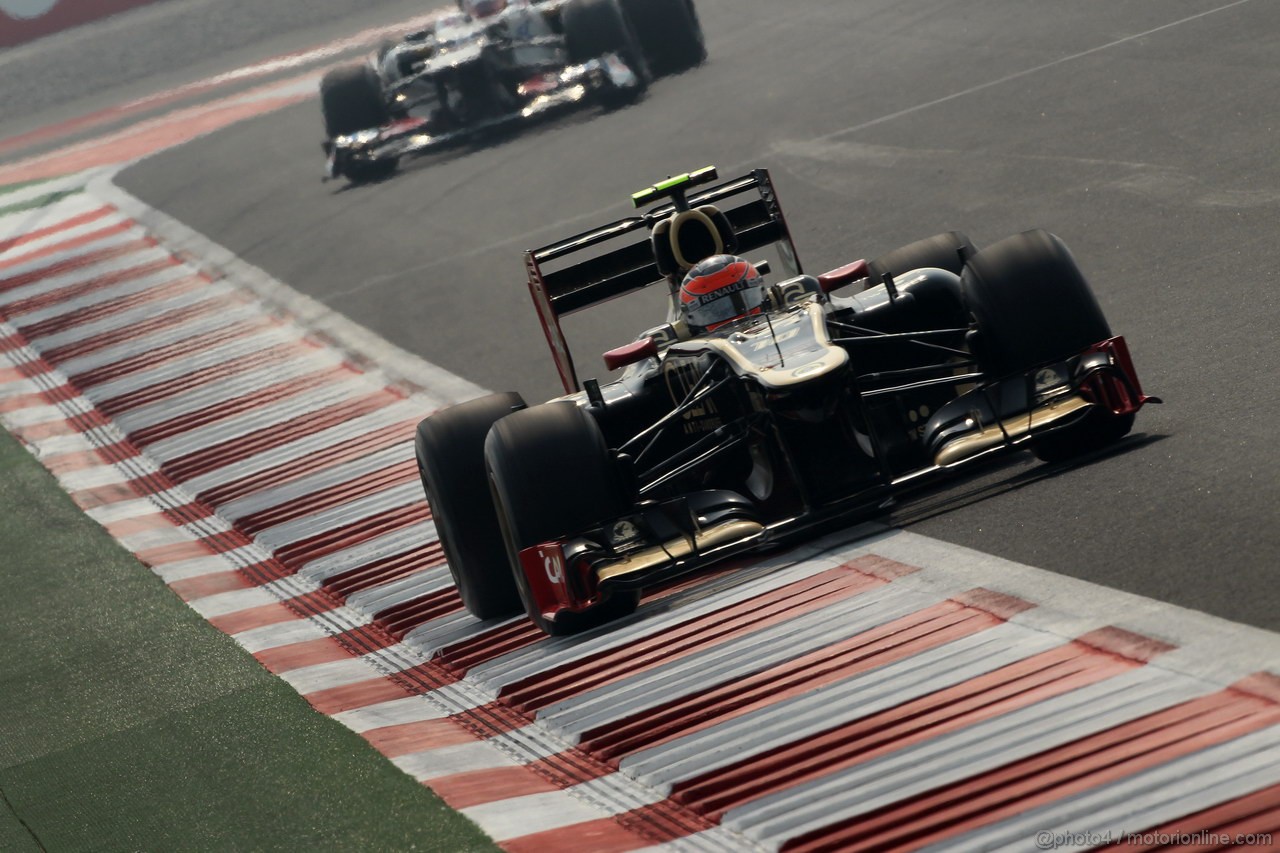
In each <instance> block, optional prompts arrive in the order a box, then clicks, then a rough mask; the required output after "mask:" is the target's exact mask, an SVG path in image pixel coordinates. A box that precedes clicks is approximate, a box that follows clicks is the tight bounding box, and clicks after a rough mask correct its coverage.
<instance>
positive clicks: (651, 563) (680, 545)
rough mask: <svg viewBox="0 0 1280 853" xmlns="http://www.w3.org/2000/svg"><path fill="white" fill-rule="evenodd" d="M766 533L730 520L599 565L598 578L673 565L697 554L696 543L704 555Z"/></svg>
mask: <svg viewBox="0 0 1280 853" xmlns="http://www.w3.org/2000/svg"><path fill="white" fill-rule="evenodd" d="M763 532H764V525H762V524H759V523H757V522H754V521H741V520H739V521H726V522H723V523H722V524H717V525H715V526H714V527H708V528H707V529H706V530H701V531H699V532H698V533H697V534H696V535H695V536H694V537H693V540H691V539H690V537H688V536H681V537H680V538H678V539H672V540H670V541H669V542H667V543H666V544H665V545H654V546H653V547H652V548H645V549H644V550H643V551H637V552H635V553H634V554H628V555H627V556H626V557H625V558H623V559H621V560H617V561H615V562H612V563H606V564H605V565H602V566H598V567H597V568H596V578H597V579H598V580H600V581H601V582H603V581H608V580H616V579H618V578H621V577H626V576H627V575H632V574H635V573H637V572H647V571H649V570H650V569H656V568H658V567H660V566H665V565H669V564H670V563H673V562H675V561H676V560H683V559H684V558H686V557H689V556H691V555H692V554H693V553H694V552H695V549H694V544H695V541H696V545H697V551H699V552H701V551H706V550H709V549H711V548H718V547H719V546H721V545H728V544H730V543H731V542H736V541H738V540H740V539H746V538H748V537H750V536H756V535H758V534H760V533H763Z"/></svg>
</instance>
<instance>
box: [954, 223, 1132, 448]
mask: <svg viewBox="0 0 1280 853" xmlns="http://www.w3.org/2000/svg"><path fill="white" fill-rule="evenodd" d="M960 282H961V287H962V289H963V292H964V297H965V302H966V303H967V305H968V307H969V311H970V313H971V314H972V315H973V317H974V320H975V321H976V324H977V335H976V339H975V340H974V341H973V345H974V349H975V354H976V355H977V357H978V361H979V363H980V364H981V365H982V369H983V372H985V373H987V374H988V375H989V376H991V377H993V378H997V377H1003V376H1009V375H1012V374H1015V373H1023V372H1026V371H1028V370H1031V369H1032V368H1035V367H1037V366H1039V365H1042V364H1046V363H1049V362H1053V361H1060V360H1063V359H1066V358H1067V357H1069V356H1072V355H1075V354H1077V353H1079V352H1081V351H1082V350H1084V349H1087V348H1088V347H1089V346H1091V345H1092V344H1096V343H1098V342H1100V341H1103V340H1106V339H1107V338H1109V337H1111V326H1110V325H1109V324H1108V323H1107V318H1106V316H1105V315H1103V313H1102V308H1101V307H1100V306H1099V305H1098V300H1097V299H1096V298H1095V297H1094V295H1093V291H1092V289H1090V287H1089V283H1088V282H1087V281H1086V280H1085V277H1084V274H1083V273H1081V272H1080V268H1079V267H1078V266H1077V265H1076V261H1075V258H1074V257H1072V255H1071V252H1070V250H1069V249H1067V247H1066V245H1065V244H1064V243H1063V242H1062V241H1061V240H1059V239H1058V238H1057V237H1055V236H1054V235H1053V234H1050V233H1049V232H1047V231H1040V230H1036V231H1025V232H1023V233H1022V234H1015V235H1014V236H1012V237H1006V238H1005V239H1003V240H1001V241H1000V242H998V243H995V244H993V245H991V246H988V247H987V248H985V249H983V250H982V251H981V252H978V253H977V254H976V255H974V256H973V257H972V258H971V259H970V260H969V263H968V264H967V265H966V266H965V268H964V272H963V273H962V274H961V276H960ZM1132 426H1133V416H1132V415H1126V416H1117V415H1114V414H1112V413H1111V412H1108V411H1103V410H1100V409H1094V410H1091V411H1090V412H1089V413H1088V414H1087V415H1086V416H1085V417H1084V418H1083V419H1082V420H1080V421H1078V422H1077V423H1075V424H1071V425H1070V426H1066V427H1063V428H1061V429H1058V430H1054V431H1052V432H1049V433H1046V434H1044V435H1043V436H1042V437H1041V438H1040V439H1038V440H1037V442H1035V443H1033V445H1032V449H1033V451H1034V452H1035V453H1036V455H1037V456H1040V457H1041V458H1042V459H1045V460H1047V461H1059V460H1062V459H1067V458H1069V457H1071V456H1075V455H1078V454H1080V453H1083V452H1087V451H1090V450H1095V449H1097V448H1100V447H1102V446H1104V445H1106V444H1109V443H1111V442H1114V441H1117V440H1119V439H1120V438H1122V437H1124V436H1125V435H1126V434H1128V432H1129V430H1130V429H1131V428H1132Z"/></svg>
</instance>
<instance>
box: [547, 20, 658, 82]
mask: <svg viewBox="0 0 1280 853" xmlns="http://www.w3.org/2000/svg"><path fill="white" fill-rule="evenodd" d="M560 23H561V26H562V27H563V28H564V37H565V42H566V44H567V45H568V48H569V59H570V61H572V62H575V63H583V62H586V61H588V60H591V59H599V58H600V57H601V56H603V55H605V54H606V53H616V54H618V55H619V56H621V57H622V61H623V62H625V63H627V66H628V67H629V68H630V69H631V70H632V71H633V72H634V73H635V75H636V76H637V77H639V78H640V83H639V85H638V86H637V87H636V88H635V89H633V90H630V91H629V92H628V93H627V95H628V97H629V98H635V97H637V96H638V95H640V94H641V93H642V92H643V91H644V90H645V89H646V88H647V87H648V85H649V78H650V69H649V64H648V63H647V62H646V61H645V53H644V51H643V50H642V48H641V45H640V42H639V40H638V39H637V38H636V34H635V32H634V31H633V29H632V27H631V24H630V23H629V22H628V20H627V17H626V15H624V14H623V12H622V7H621V6H620V5H619V4H618V0H570V2H569V3H567V4H565V7H564V10H563V11H562V12H561V13H560Z"/></svg>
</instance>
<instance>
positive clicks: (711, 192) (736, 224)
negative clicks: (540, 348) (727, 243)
mask: <svg viewBox="0 0 1280 853" xmlns="http://www.w3.org/2000/svg"><path fill="white" fill-rule="evenodd" d="M698 174H702V175H709V176H710V177H711V178H712V179H714V177H715V172H714V170H711V169H707V170H703V172H701V173H695V175H698ZM662 186H664V185H661V184H660V185H659V187H662ZM753 190H754V191H755V193H756V195H757V196H758V198H752V199H749V200H747V201H743V202H741V203H738V204H734V205H732V206H730V205H727V204H724V203H725V202H731V201H735V200H736V199H737V197H738V196H742V195H744V194H747V193H750V192H752V191H753ZM650 195H654V194H652V193H650ZM636 198H637V204H639V203H640V202H641V194H637V197H636ZM702 205H717V206H718V207H719V209H720V211H721V212H722V213H723V214H724V215H725V217H726V218H727V220H728V222H729V225H730V227H731V228H732V229H733V232H734V237H735V239H736V243H737V247H736V251H737V252H738V253H739V254H742V253H745V252H751V251H754V250H756V249H760V248H763V247H765V246H770V245H773V246H775V247H776V249H777V252H778V254H779V256H780V262H781V263H782V265H783V267H784V268H785V269H784V272H785V273H787V274H788V275H799V274H800V272H801V268H800V261H799V257H798V255H797V254H796V249H795V244H794V243H793V242H792V240H791V231H790V230H789V229H788V227H787V220H786V217H785V216H784V215H783V213H782V207H781V205H779V203H778V197H777V194H776V193H775V192H774V189H773V182H772V181H771V180H770V178H769V172H768V170H767V169H755V170H753V171H751V172H750V173H748V174H746V175H744V176H742V177H740V178H735V179H734V180H731V181H727V182H725V183H722V184H718V185H716V186H713V187H709V188H708V189H706V190H702V191H701V192H697V193H692V194H690V195H689V196H688V199H687V206H689V207H695V208H696V207H699V206H702ZM683 206H685V204H684V199H683V196H680V198H678V199H677V200H676V201H672V202H668V203H665V204H661V205H659V206H657V207H655V208H654V209H653V210H651V211H649V212H648V213H645V214H642V215H640V216H633V217H630V218H628V219H622V220H619V221H617V222H613V223H610V224H608V225H602V226H600V227H599V228H593V229H592V230H590V231H586V232H583V233H582V234H578V235H576V236H573V237H569V238H567V239H564V240H560V241H558V242H556V243H552V244H551V245H549V246H543V247H542V248H540V249H532V250H529V251H527V252H525V253H524V263H525V270H526V271H527V272H528V275H529V293H530V295H532V297H533V304H534V306H535V307H536V308H537V310H538V318H539V319H540V320H541V321H542V329H543V331H544V332H545V333H546V336H547V343H548V344H549V345H550V347H551V355H552V357H553V358H554V359H555V363H556V369H557V370H558V371H559V373H560V380H561V381H562V382H563V383H564V388H565V391H566V392H567V393H573V392H574V391H577V390H578V387H579V386H578V377H577V374H576V372H575V371H574V367H573V356H572V355H571V354H570V353H569V347H568V344H567V343H566V342H565V338H564V332H563V331H562V330H561V328H560V318H561V317H562V316H564V315H566V314H571V313H573V312H575V311H581V310H582V309H584V308H588V307H590V306H592V305H595V304H597V303H600V302H604V301H606V300H609V299H614V298H616V297H619V296H622V295H624V294H627V293H631V292H633V291H636V290H640V289H642V288H645V287H648V286H649V285H651V284H656V283H657V282H660V281H665V280H666V279H665V277H664V276H663V274H662V273H661V272H659V270H658V263H657V260H656V259H655V257H654V252H653V248H652V245H651V243H650V240H649V232H650V229H652V228H653V226H655V225H657V224H658V223H660V222H663V221H664V220H667V219H669V218H670V217H671V216H672V215H673V214H674V213H675V212H676V210H677V208H678V207H683ZM615 241H616V243H615V245H614V246H613V247H612V248H605V249H604V250H602V251H597V252H596V253H594V254H591V256H589V257H586V258H585V259H583V260H579V261H577V262H576V263H572V264H568V265H563V266H562V265H559V264H556V263H555V262H556V261H558V260H560V259H563V258H565V257H567V256H569V255H573V254H575V253H578V252H587V251H588V250H590V249H593V248H596V247H600V246H602V245H604V244H607V243H612V242H615ZM548 265H554V266H556V267H557V268H556V269H554V270H551V271H548V270H547V268H546V267H547V266H548Z"/></svg>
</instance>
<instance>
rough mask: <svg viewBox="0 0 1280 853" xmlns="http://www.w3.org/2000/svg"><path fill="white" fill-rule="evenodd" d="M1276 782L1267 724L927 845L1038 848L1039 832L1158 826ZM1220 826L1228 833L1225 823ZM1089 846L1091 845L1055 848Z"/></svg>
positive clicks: (1277, 735) (1275, 744)
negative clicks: (1036, 845) (1081, 791)
mask: <svg viewBox="0 0 1280 853" xmlns="http://www.w3.org/2000/svg"><path fill="white" fill-rule="evenodd" d="M1277 783H1280V730H1278V729H1277V727H1275V726H1270V727H1268V728H1265V729H1262V730H1261V731H1256V732H1253V733H1251V734H1247V735H1244V736H1243V737H1239V738H1235V739H1233V740H1229V741H1227V742H1225V743H1221V744H1217V745H1215V746H1211V747H1209V748H1207V749H1203V750H1200V751H1198V752H1194V753H1192V754H1190V755H1186V756H1183V757H1181V758H1177V759H1174V760H1173V761H1169V762H1166V763H1162V764H1160V765H1157V766H1156V767H1153V768H1151V769H1149V770H1144V771H1142V772H1140V773H1136V774H1134V775H1132V776H1128V777H1126V778H1124V779H1122V780H1120V781H1118V782H1112V783H1110V784H1107V785H1102V786H1099V787H1097V788H1091V789H1089V790H1088V791H1085V792H1083V793H1081V794H1076V795H1075V796H1072V797H1068V798H1066V799H1063V800H1055V801H1054V802H1052V803H1050V804H1049V805H1047V806H1042V807H1040V808H1036V809H1030V810H1028V811H1026V812H1025V813H1023V814H1020V815H1018V816H1017V817H1014V818H1010V819H1008V820H1004V821H1001V822H999V823H996V824H993V825H991V826H989V827H984V828H982V829H980V830H977V831H975V832H970V833H966V834H965V835H961V836H958V837H956V838H954V839H949V841H948V843H946V844H940V845H935V846H934V847H932V848H926V849H933V850H957V851H962V850H995V849H1000V850H1027V851H1031V850H1035V849H1037V848H1036V847H1035V839H1036V836H1037V834H1039V833H1041V832H1048V833H1050V834H1051V835H1054V834H1056V835H1058V836H1060V837H1071V836H1076V837H1087V836H1088V835H1090V834H1093V835H1095V836H1099V837H1101V836H1104V835H1107V836H1110V837H1111V838H1112V839H1114V840H1115V841H1122V840H1123V839H1124V837H1125V835H1126V834H1128V833H1138V832H1141V831H1142V830H1146V829H1150V828H1152V827H1157V826H1161V825H1163V824H1164V823H1167V822H1170V821H1173V820H1176V819H1178V818H1181V817H1185V816H1186V815H1189V814H1194V813H1196V812H1198V811H1201V810H1203V809H1207V808H1212V807H1213V806H1217V805H1220V804H1222V803H1226V802H1230V801H1231V800H1234V799H1237V798H1239V797H1243V796H1245V795H1247V794H1251V793H1253V792H1254V791H1259V790H1262V789H1263V788H1267V787H1270V786H1272V785H1275V784H1277ZM1218 831H1219V832H1222V833H1224V834H1229V833H1228V832H1227V830H1225V829H1223V830H1218ZM1092 846H1096V845H1087V846H1072V845H1063V846H1060V847H1059V846H1055V848H1054V849H1059V850H1084V849H1088V847H1092ZM1041 849H1043V848H1041ZM1273 849H1274V848H1273Z"/></svg>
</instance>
